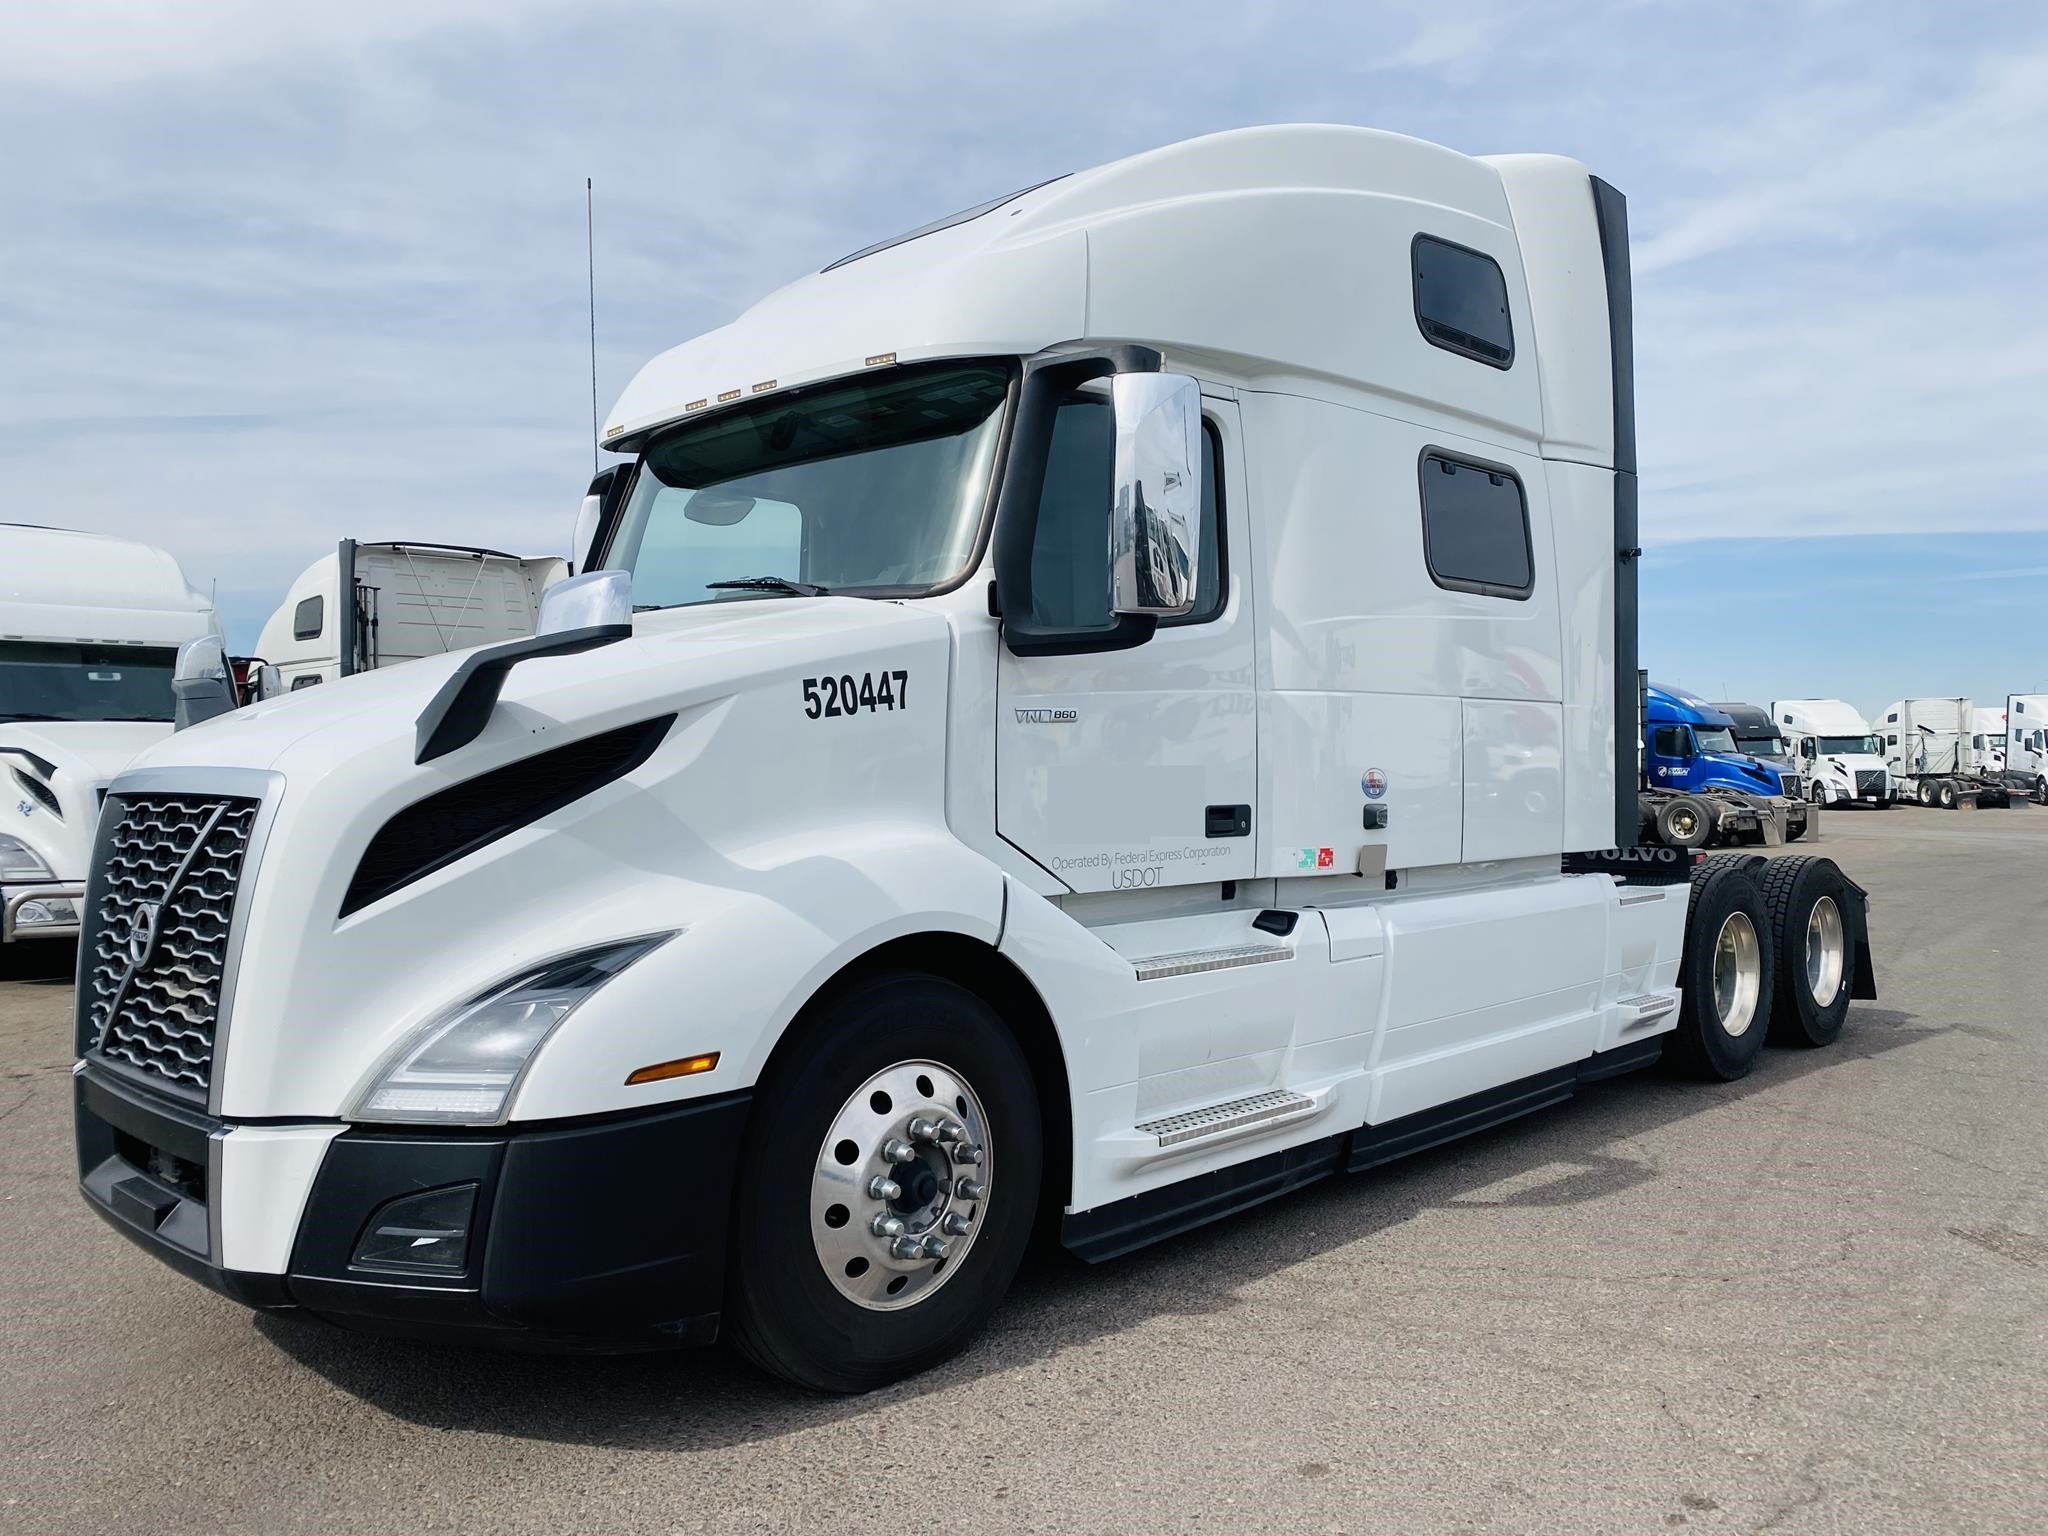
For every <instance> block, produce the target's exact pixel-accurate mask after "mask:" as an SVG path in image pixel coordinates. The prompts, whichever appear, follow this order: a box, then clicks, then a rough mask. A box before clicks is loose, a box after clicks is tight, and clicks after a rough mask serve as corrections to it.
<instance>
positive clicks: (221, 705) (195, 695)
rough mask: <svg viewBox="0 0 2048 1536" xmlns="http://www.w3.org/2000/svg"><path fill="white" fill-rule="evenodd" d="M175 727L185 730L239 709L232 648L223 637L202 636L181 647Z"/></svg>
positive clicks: (174, 687) (174, 676) (174, 690)
mask: <svg viewBox="0 0 2048 1536" xmlns="http://www.w3.org/2000/svg"><path fill="white" fill-rule="evenodd" d="M171 696H172V698H173V700H174V701H175V702H174V704H173V707H172V715H171V718H172V722H173V724H172V728H173V729H174V730H180V731H182V730H184V729H186V728H187V727H188V726H194V725H198V724H199V723H200V722H201V721H204V720H211V719H213V718H214V716H216V715H225V714H227V713H228V712H229V711H230V710H232V709H233V708H234V707H235V685H234V682H233V681H232V680H231V679H230V678H229V676H228V648H227V646H226V645H224V644H223V643H222V642H221V638H220V636H219V635H201V636H199V638H198V639H196V640H187V641H186V642H185V643H184V644H183V645H181V646H179V647H178V662H177V665H176V666H175V667H173V668H172V669H171Z"/></svg>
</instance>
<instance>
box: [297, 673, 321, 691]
mask: <svg viewBox="0 0 2048 1536" xmlns="http://www.w3.org/2000/svg"><path fill="white" fill-rule="evenodd" d="M319 686H320V674H319V673H318V672H308V673H306V674H305V675H304V676H302V677H295V678H293V679H292V689H291V691H292V692H293V693H297V692H298V691H299V690H300V689H301V688H318V687H319Z"/></svg>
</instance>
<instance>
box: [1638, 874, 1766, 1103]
mask: <svg viewBox="0 0 2048 1536" xmlns="http://www.w3.org/2000/svg"><path fill="white" fill-rule="evenodd" d="M1746 862H1747V861H1746V860H1745V861H1744V863H1746ZM1776 948H1777V947H1776V945H1775V944H1774V943H1773V942H1772V937H1771V923H1770V914H1769V912H1768V910H1767V909H1766V908H1765V906H1764V900H1763V895H1762V893H1761V892H1760V891H1759V890H1758V889H1757V885H1756V882H1755V881H1754V880H1753V879H1751V878H1750V875H1749V871H1748V870H1747V869H1746V868H1745V867H1743V865H1742V864H1737V863H1733V862H1731V863H1727V864H1716V863H1713V862H1710V863H1709V865H1708V866H1707V868H1705V869H1704V870H1703V871H1702V872H1701V875H1700V878H1699V879H1698V880H1696V881H1695V882H1694V884H1693V888H1692V896H1691V899H1690V901H1689V902H1688V904H1687V907H1686V916H1685V949H1684V952H1683V954H1682V957H1681V958H1680V960H1679V964H1678V985H1679V989H1680V997H1679V1005H1678V1028H1677V1030H1676V1031H1674V1032H1673V1033H1672V1034H1671V1035H1669V1036H1667V1037H1666V1043H1665V1047H1664V1056H1665V1060H1666V1061H1668V1062H1669V1063H1670V1064H1671V1065H1672V1066H1674V1067H1675V1068H1677V1069H1678V1070H1679V1071H1681V1072H1683V1073H1685V1074H1686V1075H1688V1076H1691V1077H1702V1078H1707V1079H1710V1080H1713V1081H1719V1082H1724V1083H1727V1082H1733V1081H1734V1080H1735V1079H1736V1078H1738V1077H1742V1076H1744V1075H1745V1074H1747V1073H1748V1071H1749V1069H1750V1068H1751V1067H1753V1066H1754V1065H1756V1058H1757V1056H1758V1054H1759V1053H1760V1052H1761V1051H1762V1050H1763V1048H1764V1037H1765V1036H1766V1035H1767V1034H1768V1033H1769V1031H1770V1023H1771V990H1772V989H1771V974H1772V968H1773V966H1774V965H1775V963H1776V958H1777V954H1776Z"/></svg>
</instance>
